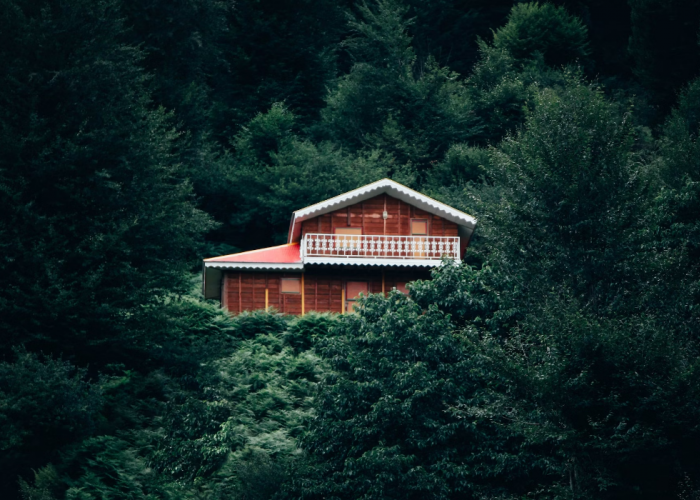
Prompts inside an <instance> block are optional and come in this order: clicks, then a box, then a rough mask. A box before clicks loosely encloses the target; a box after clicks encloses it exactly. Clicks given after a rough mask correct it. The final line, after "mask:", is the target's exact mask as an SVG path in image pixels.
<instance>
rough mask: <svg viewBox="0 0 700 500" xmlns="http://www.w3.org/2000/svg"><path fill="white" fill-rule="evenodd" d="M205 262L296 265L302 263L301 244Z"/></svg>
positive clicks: (252, 251) (215, 258)
mask: <svg viewBox="0 0 700 500" xmlns="http://www.w3.org/2000/svg"><path fill="white" fill-rule="evenodd" d="M204 262H255V263H264V264H296V263H301V255H300V254H299V243H288V244H286V245H279V246H276V247H269V248H261V249H260V250H250V251H249V252H241V253H232V254H230V255H222V256H221V257H212V258H210V259H204Z"/></svg>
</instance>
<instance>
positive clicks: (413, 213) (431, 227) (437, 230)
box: [301, 194, 457, 236]
mask: <svg viewBox="0 0 700 500" xmlns="http://www.w3.org/2000/svg"><path fill="white" fill-rule="evenodd" d="M385 210H386V212H387V215H388V218H387V219H384V218H383V217H382V215H383V213H384V211H385ZM411 219H427V220H428V235H430V236H457V224H455V223H454V222H450V221H447V220H445V219H442V218H441V217H438V216H437V215H432V214H429V213H428V212H424V211H423V210H420V209H418V208H415V207H413V206H412V205H409V204H408V203H404V202H403V201H401V200H398V199H396V198H393V197H391V196H389V195H387V194H381V195H379V196H375V197H374V198H370V199H369V200H365V201H363V202H360V203H356V204H355V205H351V206H349V207H346V208H341V209H340V210H336V211H334V212H331V213H328V214H325V215H319V216H318V217H314V218H312V219H308V220H305V221H304V222H302V225H301V233H302V235H304V234H306V233H321V234H333V233H334V232H335V228H337V227H361V228H362V234H383V235H399V236H410V234H411Z"/></svg>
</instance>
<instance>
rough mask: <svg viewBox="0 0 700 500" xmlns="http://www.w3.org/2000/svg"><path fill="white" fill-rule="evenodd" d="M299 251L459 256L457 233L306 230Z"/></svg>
mask: <svg viewBox="0 0 700 500" xmlns="http://www.w3.org/2000/svg"><path fill="white" fill-rule="evenodd" d="M301 252H302V258H305V257H337V258H341V259H342V258H366V259H423V260H424V259H427V260H440V259H442V258H443V257H444V256H447V257H449V258H451V259H454V260H459V237H456V236H385V235H350V234H314V233H307V234H306V235H304V238H303V239H302V242H301Z"/></svg>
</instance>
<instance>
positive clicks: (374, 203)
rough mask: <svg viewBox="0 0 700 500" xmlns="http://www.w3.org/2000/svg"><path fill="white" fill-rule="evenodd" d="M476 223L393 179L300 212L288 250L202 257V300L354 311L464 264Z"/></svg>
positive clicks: (298, 310)
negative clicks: (446, 264)
mask: <svg viewBox="0 0 700 500" xmlns="http://www.w3.org/2000/svg"><path fill="white" fill-rule="evenodd" d="M475 225H476V219H474V217H472V216H470V215H467V214H465V213H464V212H460V211H459V210H455V209H454V208H452V207H449V206H447V205H445V204H444V203H440V202H439V201H436V200H433V199H432V198H429V197H428V196H424V195H422V194H420V193H418V192H416V191H414V190H412V189H409V188H407V187H406V186H403V185H401V184H399V183H398V182H394V181H392V180H389V179H383V180H380V181H377V182H373V183H371V184H368V185H366V186H362V187H360V188H357V189H355V190H353V191H350V192H347V193H345V194H341V195H339V196H336V197H335V198H331V199H329V200H326V201H322V202H321V203H317V204H315V205H311V206H310V207H306V208H303V209H301V210H297V211H296V212H294V213H293V214H292V218H291V221H290V223H289V236H288V239H287V243H286V244H284V245H280V246H276V247H271V248H262V249H260V250H252V251H249V252H242V253H236V254H232V255H224V256H221V257H212V258H210V259H205V260H204V296H205V297H206V298H211V299H219V300H220V301H221V305H222V307H224V308H226V309H228V310H229V311H231V312H232V313H239V312H242V311H250V310H255V309H263V308H269V307H274V308H275V309H277V310H278V311H280V312H283V313H287V314H304V313H306V312H309V311H332V312H338V313H344V312H346V311H352V306H353V303H354V301H355V300H356V299H357V297H358V295H359V294H360V293H363V294H365V295H366V294H367V293H386V292H388V291H389V290H391V289H393V288H396V289H397V290H399V291H402V292H404V293H405V292H406V283H408V282H410V281H414V280H416V279H428V278H430V272H429V271H430V269H431V268H432V267H435V266H439V265H440V264H441V263H442V259H443V257H445V256H447V257H448V258H450V259H452V260H454V261H456V262H459V261H460V260H461V259H462V257H463V255H464V252H465V251H466V248H467V245H468V243H469V238H470V237H471V234H472V232H473V231H474V227H475Z"/></svg>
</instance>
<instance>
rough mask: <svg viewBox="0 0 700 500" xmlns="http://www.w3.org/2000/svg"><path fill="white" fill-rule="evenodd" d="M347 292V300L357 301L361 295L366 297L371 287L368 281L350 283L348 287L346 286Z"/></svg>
mask: <svg viewBox="0 0 700 500" xmlns="http://www.w3.org/2000/svg"><path fill="white" fill-rule="evenodd" d="M345 290H346V293H345V296H346V298H347V299H348V300H355V299H356V298H357V296H358V295H360V294H361V293H362V294H364V295H365V296H366V295H367V290H369V286H368V283H367V282H366V281H348V283H347V285H346V286H345Z"/></svg>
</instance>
